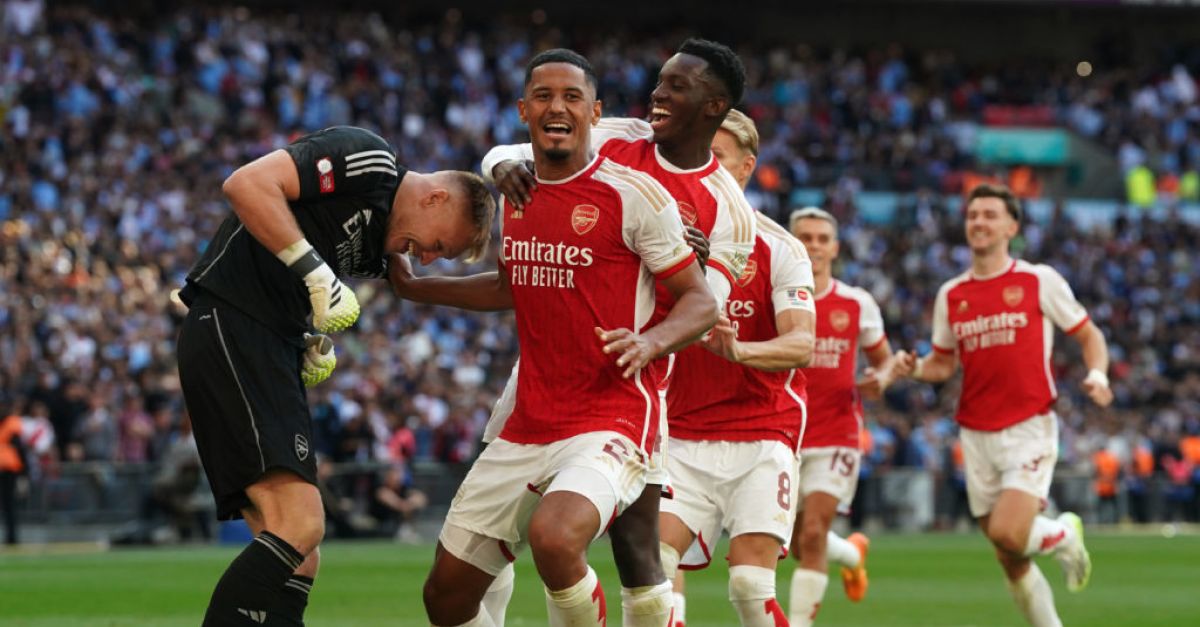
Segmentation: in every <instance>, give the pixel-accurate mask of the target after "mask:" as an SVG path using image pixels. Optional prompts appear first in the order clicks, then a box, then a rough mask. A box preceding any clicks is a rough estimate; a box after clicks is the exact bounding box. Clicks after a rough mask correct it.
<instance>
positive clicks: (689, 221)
mask: <svg viewBox="0 0 1200 627" xmlns="http://www.w3.org/2000/svg"><path fill="white" fill-rule="evenodd" d="M679 217H680V218H683V223H684V224H686V225H688V226H696V222H697V221H698V220H699V219H700V213H699V212H698V211H696V208H695V207H693V206H691V205H689V204H688V203H686V202H680V203H679Z"/></svg>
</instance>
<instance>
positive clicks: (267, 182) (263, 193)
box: [221, 150, 304, 254]
mask: <svg viewBox="0 0 1200 627" xmlns="http://www.w3.org/2000/svg"><path fill="white" fill-rule="evenodd" d="M221 191H222V192H223V193H224V194H225V197H226V198H228V199H229V204H230V205H232V206H233V211H234V213H236V214H237V216H238V219H239V220H241V221H242V224H244V225H246V230H248V231H250V234H251V235H253V236H254V238H255V239H257V240H258V241H259V242H261V243H262V245H263V246H265V247H266V248H267V250H270V251H271V252H273V253H276V254H278V253H279V251H281V250H283V249H284V248H287V247H288V246H290V245H291V244H292V243H293V242H295V241H297V240H300V239H302V238H303V237H304V233H303V232H301V231H300V225H299V224H297V223H296V218H295V216H293V215H292V211H291V209H290V208H289V207H288V201H289V200H296V199H297V198H299V197H300V175H299V174H298V173H297V172H296V162H295V161H293V160H292V157H291V156H290V155H288V153H287V152H286V151H284V150H276V151H274V152H272V153H270V154H267V155H264V156H262V157H259V158H258V159H255V160H254V161H251V162H250V163H247V164H246V165H244V166H242V167H240V168H238V169H237V170H234V172H233V174H230V175H229V178H227V179H225V183H224V184H223V185H221Z"/></svg>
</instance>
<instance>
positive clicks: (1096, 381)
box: [1082, 370, 1113, 407]
mask: <svg viewBox="0 0 1200 627" xmlns="http://www.w3.org/2000/svg"><path fill="white" fill-rule="evenodd" d="M1093 373H1095V374H1093ZM1082 385H1083V391H1084V392H1085V393H1087V395H1088V398H1090V399H1092V402H1093V403H1095V404H1097V405H1099V406H1101V407H1108V406H1109V405H1111V404H1112V401H1113V392H1112V388H1111V387H1109V385H1108V376H1107V375H1105V374H1104V373H1103V372H1100V371H1099V370H1092V371H1089V372H1088V376H1087V378H1085V379H1084V380H1083V384H1082Z"/></svg>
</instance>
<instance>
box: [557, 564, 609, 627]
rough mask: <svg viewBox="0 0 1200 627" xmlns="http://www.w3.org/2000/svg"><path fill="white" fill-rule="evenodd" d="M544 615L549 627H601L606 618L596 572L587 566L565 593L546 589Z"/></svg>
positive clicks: (606, 620) (601, 591)
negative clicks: (547, 618)
mask: <svg viewBox="0 0 1200 627" xmlns="http://www.w3.org/2000/svg"><path fill="white" fill-rule="evenodd" d="M546 612H547V613H548V614H549V615H550V627H603V626H604V625H605V624H606V623H607V622H608V616H607V609H606V607H605V604H604V590H603V589H602V588H601V587H600V579H599V578H598V577H596V571H594V570H592V567H591V566H588V569H587V574H586V575H584V576H583V579H580V580H579V581H578V582H576V583H575V585H573V586H571V587H569V588H567V589H565V590H551V589H549V588H546Z"/></svg>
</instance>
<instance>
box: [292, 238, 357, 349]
mask: <svg viewBox="0 0 1200 627" xmlns="http://www.w3.org/2000/svg"><path fill="white" fill-rule="evenodd" d="M277 256H278V257H279V259H280V261H282V262H283V263H285V264H287V267H288V268H290V269H291V271H292V272H295V273H296V275H297V276H299V277H300V278H301V279H303V280H304V284H305V285H307V286H308V299H309V301H311V302H312V312H313V326H314V327H316V328H317V330H318V331H320V332H321V333H336V332H338V331H343V330H345V329H348V328H350V326H351V325H353V324H354V322H355V321H356V320H358V314H359V313H360V312H361V309H360V308H359V306H358V297H357V296H355V295H354V290H352V289H350V288H348V287H346V286H345V285H343V284H342V282H341V281H339V280H338V278H337V275H335V274H334V273H333V269H332V268H330V267H329V264H327V263H325V260H324V259H321V255H319V254H317V251H316V249H314V248H313V247H312V245H311V244H309V243H308V240H306V239H301V240H300V241H298V242H296V243H294V244H292V245H291V246H288V247H287V248H285V249H283V250H282V251H280V252H279V254H278V255H277Z"/></svg>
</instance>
